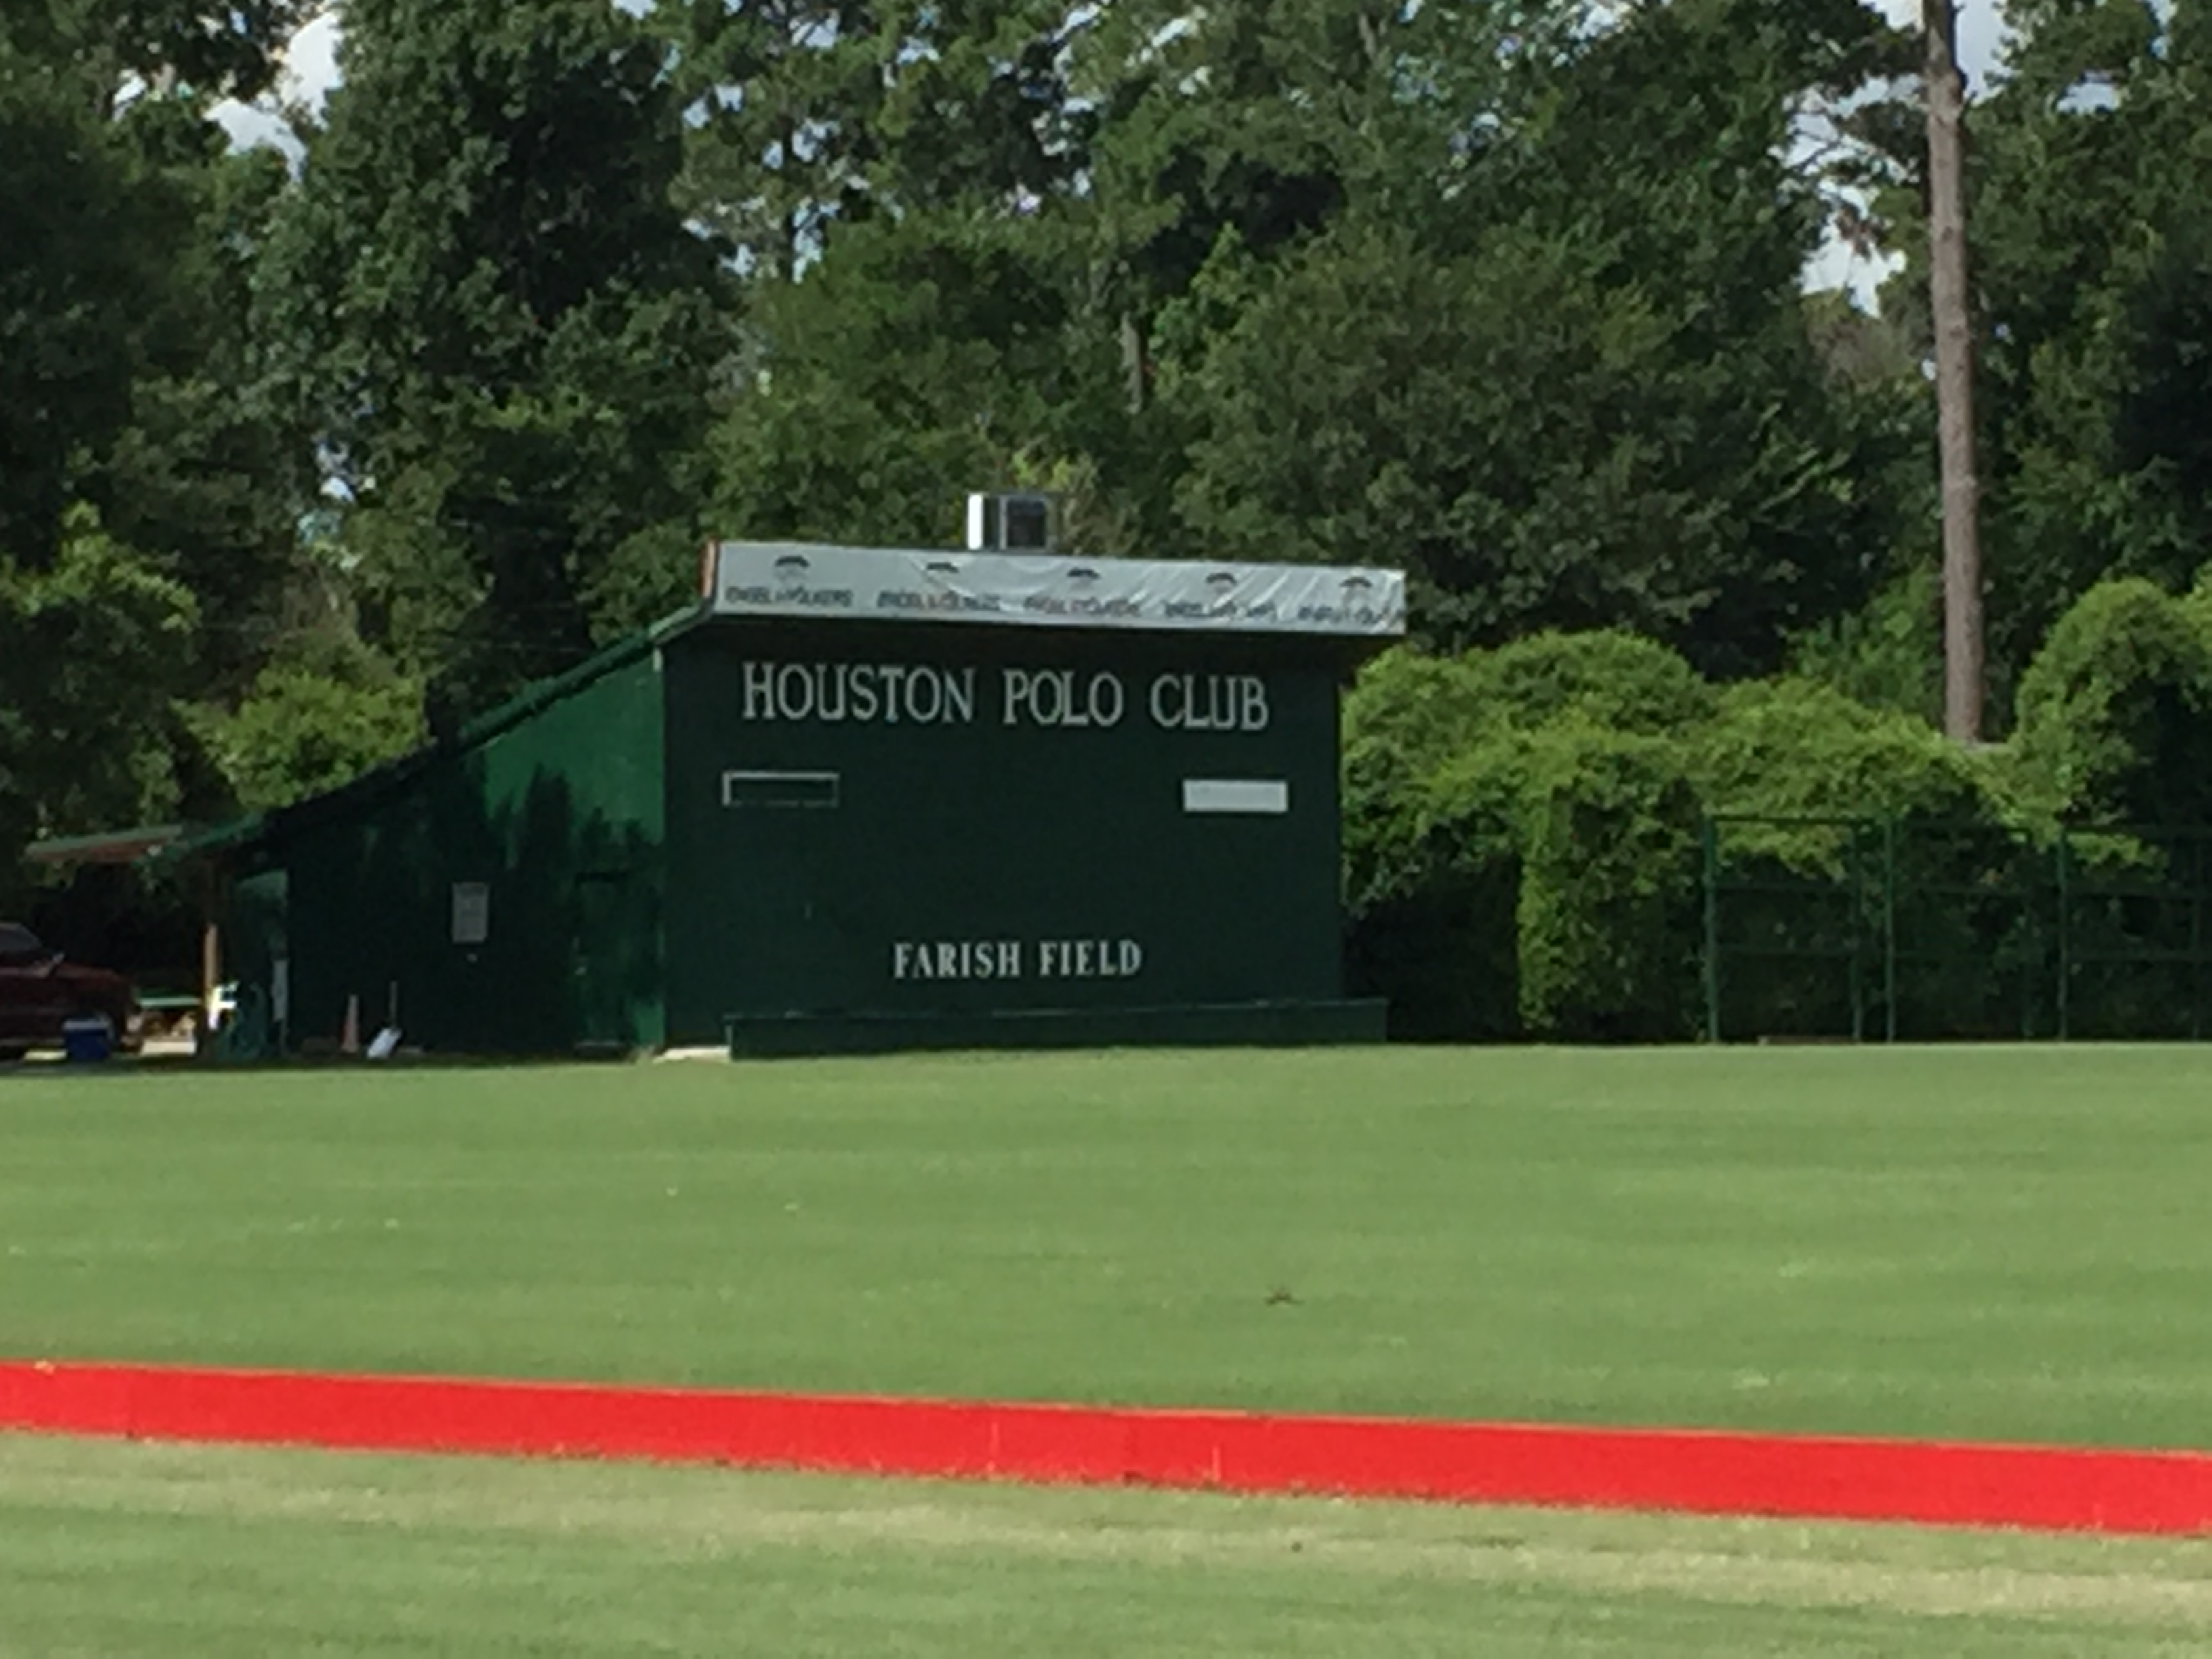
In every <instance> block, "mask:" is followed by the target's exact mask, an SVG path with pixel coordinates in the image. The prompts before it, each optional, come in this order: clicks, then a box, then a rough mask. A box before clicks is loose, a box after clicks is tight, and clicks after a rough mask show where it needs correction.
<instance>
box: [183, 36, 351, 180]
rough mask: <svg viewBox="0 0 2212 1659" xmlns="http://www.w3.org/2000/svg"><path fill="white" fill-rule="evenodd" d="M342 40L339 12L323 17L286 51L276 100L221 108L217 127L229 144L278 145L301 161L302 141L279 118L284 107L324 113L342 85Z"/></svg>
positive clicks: (242, 147) (241, 146)
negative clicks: (326, 103)
mask: <svg viewBox="0 0 2212 1659" xmlns="http://www.w3.org/2000/svg"><path fill="white" fill-rule="evenodd" d="M338 37H339V30H338V20H337V12H336V10H335V9H329V10H325V11H324V12H322V13H320V14H319V15H317V16H315V17H314V18H313V19H311V20H310V21H308V23H307V27H304V28H302V29H301V31H300V32H299V33H297V34H295V35H294V36H293V37H292V39H291V40H290V41H289V43H288V44H287V46H285V48H284V69H283V73H282V74H281V75H280V76H278V77H277V82H276V94H275V95H274V96H272V97H264V98H260V99H257V100H255V101H254V102H252V103H251V104H240V103H237V102H230V103H224V104H219V105H217V106H216V109H215V112H214V114H215V119H216V124H217V125H219V126H221V127H222V130H223V131H225V132H227V133H228V134H229V135H230V142H231V143H233V144H234V145H236V146H237V147H238V148H239V149H251V148H252V146H254V145H256V144H274V145H275V146H276V148H277V149H281V150H283V151H285V152H286V153H287V154H289V155H295V156H296V155H297V154H298V152H299V142H298V140H296V139H295V138H294V137H293V136H292V131H291V129H290V128H289V127H287V126H286V125H284V118H283V116H282V115H281V114H279V113H278V105H279V102H280V101H281V102H283V103H297V104H305V105H307V106H308V107H309V108H310V109H314V110H320V109H321V108H322V106H323V100H325V98H327V97H329V96H330V94H331V88H332V87H334V86H336V85H337V83H338Z"/></svg>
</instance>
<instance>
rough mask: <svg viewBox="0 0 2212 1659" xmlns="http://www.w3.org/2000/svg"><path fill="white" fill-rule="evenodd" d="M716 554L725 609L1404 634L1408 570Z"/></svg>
mask: <svg viewBox="0 0 2212 1659" xmlns="http://www.w3.org/2000/svg"><path fill="white" fill-rule="evenodd" d="M712 554H713V556H712V558H711V559H710V560H709V562H708V572H707V574H708V580H710V581H711V583H712V586H711V587H710V588H709V589H708V599H709V600H710V601H711V604H712V608H713V610H714V613H715V614H716V615H718V616H729V617H812V618H815V619H817V620H823V619H827V618H830V617H842V618H847V619H855V618H866V619H868V620H871V621H876V622H933V623H941V622H960V623H1001V624H1004V623H1016V624H1021V625H1025V626H1030V627H1040V628H1127V629H1170V630H1177V631H1181V630H1188V631H1192V632H1201V633H1215V634H1309V635H1311V634H1322V635H1352V636H1354V637H1358V638H1368V639H1372V638H1384V639H1389V638H1395V637H1396V636H1398V635H1401V634H1403V633H1404V632H1405V631H1406V577H1405V574H1404V573H1403V572H1402V571H1397V570H1383V569H1379V568H1340V567H1336V566H1329V565H1311V564H1222V563H1210V562H1201V561H1197V560H1189V561H1185V560H1178V559H1079V558H1071V557H1068V556H1066V555H1064V554H1057V553H1037V554H1030V553H961V552H944V553H937V552H929V551H924V550H906V549H890V548H868V547H823V546H817V545H813V544H806V543H799V542H723V543H720V544H718V545H717V546H715V547H714V549H713V550H712Z"/></svg>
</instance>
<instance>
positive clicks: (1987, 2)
mask: <svg viewBox="0 0 2212 1659" xmlns="http://www.w3.org/2000/svg"><path fill="white" fill-rule="evenodd" d="M1881 9H1882V10H1883V11H1885V12H1886V13H1887V14H1888V15H1889V20H1890V21H1892V22H1893V23H1915V22H1917V21H1919V19H1920V0H1881ZM1997 13H1998V0H1959V66H1960V68H1961V69H1963V70H1965V71H1966V89H1967V92H1968V94H1970V95H1971V94H1973V93H1977V92H1979V91H1980V90H1982V88H1984V87H1986V86H1987V85H1988V84H1989V81H1990V75H1991V74H1992V73H1994V72H1995V70H1996V63H1997V52H1998V49H1999V48H2000V46H2002V43H2003V39H2004V25H2003V23H2002V21H2000V19H1999V17H1998V15H1997ZM1902 263H1903V261H1902V260H1899V259H1870V258H1862V257H1860V256H1858V255H1857V254H1854V253H1853V252H1851V250H1850V246H1849V245H1848V244H1847V243H1845V242H1844V240H1842V239H1841V238H1840V237H1835V236H1832V237H1830V238H1829V240H1828V242H1827V245H1826V246H1824V247H1823V248H1821V250H1820V252H1819V253H1818V254H1816V255H1814V259H1813V263H1812V264H1811V265H1810V266H1809V267H1808V269H1807V270H1806V272H1805V286H1806V287H1807V288H1808V289H1812V290H1814V291H1815V292H1818V291H1820V290H1822V289H1836V288H1844V289H1850V293H1851V296H1852V298H1853V299H1855V300H1856V301H1857V302H1858V303H1859V305H1860V306H1861V307H1863V308H1865V309H1867V310H1872V309H1873V308H1874V291H1875V289H1876V288H1877V287H1879V286H1880V285H1881V280H1882V278H1883V277H1884V276H1887V275H1888V274H1889V272H1890V271H1891V270H1893V269H1895V268H1896V267H1897V266H1898V265H1899V264H1902Z"/></svg>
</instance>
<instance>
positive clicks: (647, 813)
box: [263, 648, 667, 1053]
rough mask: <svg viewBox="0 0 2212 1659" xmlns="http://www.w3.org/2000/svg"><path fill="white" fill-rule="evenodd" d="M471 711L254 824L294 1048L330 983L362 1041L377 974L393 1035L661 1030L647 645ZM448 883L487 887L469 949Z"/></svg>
mask: <svg viewBox="0 0 2212 1659" xmlns="http://www.w3.org/2000/svg"><path fill="white" fill-rule="evenodd" d="M484 725H485V726H486V727H488V728H489V733H488V734H486V735H481V736H478V737H477V738H471V737H470V736H469V735H468V734H464V737H463V739H462V740H461V741H460V742H459V743H458V744H455V745H454V746H453V748H452V749H451V750H447V751H443V752H434V753H433V754H432V755H431V756H429V757H427V758H425V759H422V760H420V761H417V762H413V763H404V764H403V767H402V768H401V769H399V770H398V772H396V773H394V774H393V775H390V776H387V777H384V778H379V777H378V776H377V775H372V776H371V777H370V778H369V779H368V780H365V781H363V783H362V785H358V786H356V787H353V788H351V789H348V790H344V791H341V792H339V793H338V794H337V795H335V796H331V797H326V798H325V799H323V800H321V801H319V802H314V803H310V804H309V805H307V806H306V807H303V808H301V809H295V811H294V812H292V813H289V814H283V815H280V816H279V817H278V818H277V819H276V821H275V822H274V823H273V824H272V827H271V830H270V845H269V847H268V848H267V849H266V851H265V853H264V858H265V859H267V860H270V861H273V862H275V863H276V864H279V865H281V866H283V868H284V869H286V870H287V872H289V883H288V888H289V893H288V903H287V912H288V913H287V915H286V916H285V917H284V918H283V926H284V928H285V931H286V933H288V934H289V948H290V952H291V964H292V965H291V989H292V998H291V1002H292V1009H291V1021H290V1030H291V1036H292V1039H293V1042H294V1044H295V1046H297V1045H298V1044H299V1043H300V1042H301V1041H302V1040H303V1039H313V1038H317V1037H323V1036H335V1035H336V1034H337V1030H338V1027H339V1024H340V1021H341V1019H342V1018H343V1012H344V1008H345V1004H346V1000H347V998H348V997H349V995H352V996H358V997H359V998H360V1000H361V1006H362V1027H363V1035H364V1037H365V1036H367V1034H368V1032H370V1031H373V1030H374V1029H375V1027H376V1026H377V1025H378V1024H380V1023H381V1022H382V1020H383V1018H384V1015H385V1012H386V1003H387V998H388V996H389V995H390V987H392V986H393V985H395V984H396V985H397V987H398V1002H399V1018H400V1024H401V1026H402V1028H403V1030H404V1031H405V1033H406V1036H407V1040H408V1041H409V1042H410V1043H415V1042H420V1043H422V1044H423V1045H425V1046H426V1047H428V1048H433V1049H447V1050H454V1051H469V1052H508V1053H528V1052H555V1051H563V1050H567V1049H569V1048H574V1047H575V1046H577V1045H579V1044H582V1043H592V1042H604V1043H607V1044H609V1045H632V1044H635V1045H642V1046H655V1045H658V1044H659V1043H660V1042H663V1041H665V1036H666V1029H667V1028H666V1022H665V1011H664V1006H663V1002H662V998H661V986H662V978H663V953H662V945H661V937H660V924H661V914H660V913H661V903H660V895H661V889H662V871H663V850H662V842H663V839H664V834H663V820H662V804H663V801H664V799H665V787H664V781H663V776H662V770H661V758H662V757H661V750H660V737H661V731H662V714H661V683H660V673H659V655H658V653H655V652H651V651H648V650H645V649H642V648H640V649H638V650H635V651H633V652H631V653H629V657H628V659H627V660H623V661H621V662H620V664H619V665H617V666H613V667H611V668H609V669H606V670H605V671H598V670H594V671H589V672H587V673H583V674H580V675H579V676H572V677H571V681H570V684H569V689H567V690H565V691H564V692H562V693H561V694H559V695H553V696H544V697H541V698H540V699H538V701H537V702H536V703H535V704H533V705H532V707H530V708H527V709H526V710H524V711H522V712H520V713H519V714H516V715H514V716H513V718H511V719H508V720H501V718H499V717H494V718H493V719H491V720H488V721H487V722H485V723H484ZM457 883H469V884H483V887H484V888H485V889H487V890H488V897H489V907H488V922H489V927H488V931H487V933H486V935H485V937H484V938H483V940H482V942H481V943H467V944H463V943H457V942H456V941H455V939H454V932H453V927H454V914H453V910H454V904H453V899H454V895H453V888H454V885H455V884H457ZM263 954H264V955H265V954H266V953H265V952H264V953H263Z"/></svg>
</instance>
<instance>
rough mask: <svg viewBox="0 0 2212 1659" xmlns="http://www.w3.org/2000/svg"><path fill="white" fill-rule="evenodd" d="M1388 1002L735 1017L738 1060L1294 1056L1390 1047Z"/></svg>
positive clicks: (731, 1025) (732, 1033)
mask: <svg viewBox="0 0 2212 1659" xmlns="http://www.w3.org/2000/svg"><path fill="white" fill-rule="evenodd" d="M1384 1012H1385V1005H1384V1004H1383V1002H1382V1001H1381V1000H1379V999H1374V1000H1367V999H1361V1000H1340V1001H1332V1002H1243V1003H1218V1004H1205V1005H1198V1006H1184V1007H1164V1008H1020V1009H998V1010H993V1011H988V1012H978V1013H933V1014H880V1013H878V1014H858V1013H855V1014H768V1015H761V1014H733V1015H732V1016H730V1017H729V1018H727V1019H726V1021H725V1022H724V1025H725V1028H726V1030H727V1031H728V1033H729V1051H730V1056H731V1058H732V1059H733V1060H754V1059H767V1058H771V1057H777V1056H797V1055H804V1054H897V1053H902V1052H915V1051H921V1050H928V1049H937V1050H943V1049H948V1048H1299V1047H1310V1046H1317V1045H1322V1044H1339V1043H1358V1042H1382V1041H1383V1015H1384Z"/></svg>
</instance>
